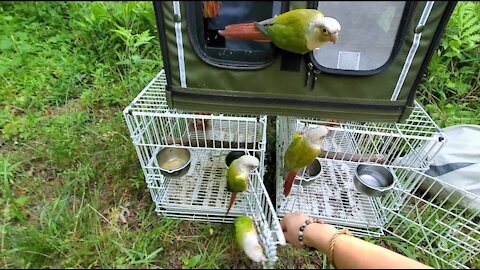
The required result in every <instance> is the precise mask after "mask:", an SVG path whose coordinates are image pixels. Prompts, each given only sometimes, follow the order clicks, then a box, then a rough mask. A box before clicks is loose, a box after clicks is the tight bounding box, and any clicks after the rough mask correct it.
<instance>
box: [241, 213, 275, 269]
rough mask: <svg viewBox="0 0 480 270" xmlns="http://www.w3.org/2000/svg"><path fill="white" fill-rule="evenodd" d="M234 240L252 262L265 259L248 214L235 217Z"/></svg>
mask: <svg viewBox="0 0 480 270" xmlns="http://www.w3.org/2000/svg"><path fill="white" fill-rule="evenodd" d="M234 225H235V240H236V241H237V244H238V245H239V246H240V248H242V250H243V251H244V252H245V255H247V257H249V258H250V259H251V260H252V261H254V262H257V263H258V262H265V261H266V260H267V259H266V258H265V255H264V254H263V249H262V246H261V245H260V242H259V238H258V234H257V231H256V229H255V224H254V223H253V219H252V218H251V217H249V216H240V217H238V218H236V219H235V221H234Z"/></svg>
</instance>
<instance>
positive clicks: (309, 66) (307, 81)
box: [305, 62, 313, 87]
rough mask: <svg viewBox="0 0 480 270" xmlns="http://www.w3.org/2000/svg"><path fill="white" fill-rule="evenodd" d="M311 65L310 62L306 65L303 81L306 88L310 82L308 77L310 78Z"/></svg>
mask: <svg viewBox="0 0 480 270" xmlns="http://www.w3.org/2000/svg"><path fill="white" fill-rule="evenodd" d="M312 71H313V64H312V62H308V63H307V78H306V79H305V87H306V86H308V83H309V82H310V77H311V76H312Z"/></svg>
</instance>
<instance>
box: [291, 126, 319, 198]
mask: <svg viewBox="0 0 480 270" xmlns="http://www.w3.org/2000/svg"><path fill="white" fill-rule="evenodd" d="M327 134H328V129H327V127H325V126H318V127H315V128H311V129H307V130H306V131H305V132H304V133H303V134H302V133H296V134H295V135H293V139H292V141H291V142H290V144H289V145H288V148H287V150H286V151H285V155H284V156H283V167H284V175H285V176H284V180H285V183H284V187H283V195H284V196H285V197H287V196H288V194H290V190H291V189H292V186H293V182H294V181H295V176H296V175H297V172H298V170H300V169H301V168H303V167H305V166H307V165H309V164H310V163H312V162H313V161H314V160H315V158H317V157H318V155H320V153H321V151H322V142H323V139H324V138H325V136H327Z"/></svg>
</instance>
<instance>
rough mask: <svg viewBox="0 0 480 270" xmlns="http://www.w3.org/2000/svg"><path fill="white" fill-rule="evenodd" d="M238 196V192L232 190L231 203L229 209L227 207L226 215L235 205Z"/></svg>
mask: <svg viewBox="0 0 480 270" xmlns="http://www.w3.org/2000/svg"><path fill="white" fill-rule="evenodd" d="M236 196H237V193H236V192H232V195H230V203H229V205H228V209H227V213H226V214H225V216H227V215H228V213H229V212H230V208H232V206H233V203H234V202H235V197H236Z"/></svg>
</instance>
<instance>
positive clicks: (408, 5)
mask: <svg viewBox="0 0 480 270" xmlns="http://www.w3.org/2000/svg"><path fill="white" fill-rule="evenodd" d="M315 2H317V5H318V1H315ZM416 4H417V3H416V2H415V1H405V7H404V9H403V14H402V17H401V19H400V24H399V26H398V29H399V31H398V33H397V37H396V38H395V41H394V43H393V48H392V52H391V54H390V57H389V58H388V60H387V62H385V64H383V65H382V66H381V67H379V68H376V69H372V70H343V69H335V68H327V67H324V66H322V65H320V64H319V63H318V62H317V60H316V59H315V56H314V54H313V52H309V53H308V56H309V59H310V61H311V62H312V64H313V65H314V67H315V68H317V69H318V70H320V71H322V72H324V73H328V74H338V75H357V76H362V75H363V76H368V75H375V74H378V73H380V72H382V71H384V70H385V69H387V68H388V67H389V66H390V65H391V64H392V63H393V61H394V59H395V57H396V56H397V55H398V53H399V52H400V49H401V47H402V45H403V43H404V42H403V41H404V40H405V36H406V34H407V29H408V28H409V24H410V21H411V18H412V14H413V11H414V9H415V7H416ZM316 8H318V6H317V7H316Z"/></svg>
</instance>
